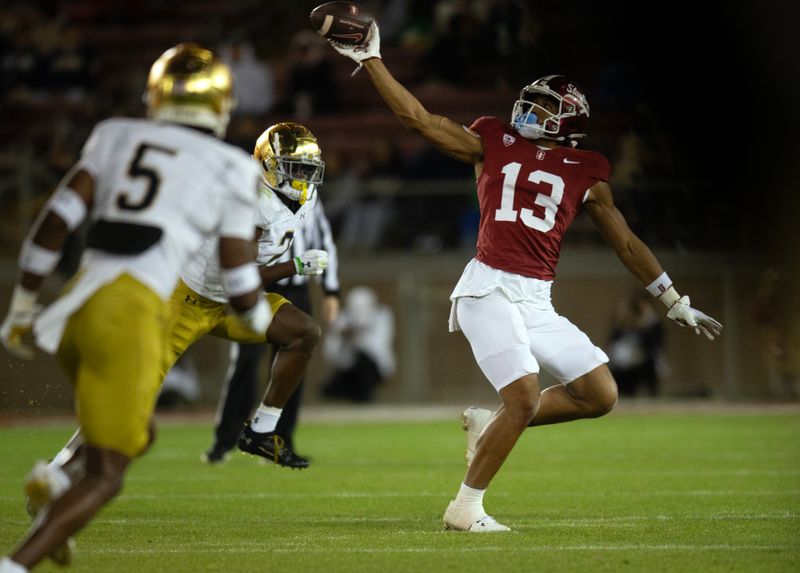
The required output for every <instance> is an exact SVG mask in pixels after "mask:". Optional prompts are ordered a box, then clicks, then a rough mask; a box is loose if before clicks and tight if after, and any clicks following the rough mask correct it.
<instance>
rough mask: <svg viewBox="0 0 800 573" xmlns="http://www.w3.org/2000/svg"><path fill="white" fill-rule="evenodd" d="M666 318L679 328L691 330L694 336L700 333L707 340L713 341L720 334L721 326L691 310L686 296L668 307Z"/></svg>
mask: <svg viewBox="0 0 800 573" xmlns="http://www.w3.org/2000/svg"><path fill="white" fill-rule="evenodd" d="M667 318H669V319H670V320H672V321H674V322H676V323H677V324H679V325H680V326H688V327H690V328H693V329H694V333H695V334H700V333H701V332H702V333H703V334H705V336H706V338H708V339H709V340H714V338H715V337H717V336H719V335H720V333H721V332H722V325H721V324H720V323H719V322H717V321H716V320H714V319H713V318H711V317H710V316H708V315H707V314H704V313H702V312H700V311H699V310H697V309H694V308H692V307H691V301H690V300H689V297H688V296H686V295H684V296H682V297H681V298H680V299H678V300H677V301H676V302H675V303H674V304H673V305H672V306H671V307H670V309H669V311H668V312H667Z"/></svg>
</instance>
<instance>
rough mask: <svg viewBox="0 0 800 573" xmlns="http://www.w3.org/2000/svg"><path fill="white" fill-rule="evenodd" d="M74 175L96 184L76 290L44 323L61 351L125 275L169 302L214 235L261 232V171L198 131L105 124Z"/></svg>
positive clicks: (44, 336) (40, 323)
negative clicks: (80, 319) (182, 273)
mask: <svg viewBox="0 0 800 573" xmlns="http://www.w3.org/2000/svg"><path fill="white" fill-rule="evenodd" d="M75 169H76V170H77V169H83V170H85V171H87V172H88V173H90V174H91V175H92V177H93V178H94V181H95V190H94V200H93V203H92V206H91V208H90V212H89V215H88V217H89V222H90V226H89V234H88V239H87V243H88V244H87V248H86V250H85V252H84V255H83V258H82V260H81V269H80V270H79V272H78V275H77V278H76V280H75V284H74V285H73V286H72V288H71V290H70V291H69V292H68V293H67V294H65V295H64V296H62V297H61V298H59V299H58V300H57V301H56V302H54V303H53V304H52V305H51V306H50V307H49V308H48V309H47V310H46V311H45V312H43V313H42V315H41V316H40V317H39V319H38V320H37V322H36V325H35V327H34V330H35V332H36V334H37V340H38V342H39V345H40V346H42V347H43V348H44V349H45V350H48V351H51V352H52V351H55V349H56V348H57V347H58V342H59V341H60V339H61V332H63V327H64V323H65V322H66V319H67V318H69V316H70V315H71V314H72V313H74V312H75V311H76V310H77V309H78V308H80V306H81V305H82V304H83V302H84V301H85V300H86V299H88V298H89V296H91V294H92V293H94V292H95V291H96V290H97V289H98V288H100V287H101V286H103V285H105V284H108V283H109V282H111V281H113V280H114V279H116V277H118V276H119V275H121V274H123V273H125V274H129V275H131V276H132V277H134V278H136V279H137V280H139V281H140V282H142V283H143V284H146V285H147V286H149V287H150V288H152V289H153V291H155V292H156V293H158V294H159V295H160V296H162V297H163V298H165V299H166V298H168V297H169V296H170V294H171V293H172V291H173V290H174V288H175V285H176V283H177V280H178V271H179V270H180V269H181V268H182V267H183V266H184V265H185V264H186V261H187V260H188V259H190V258H191V257H192V256H193V255H194V253H196V252H197V250H198V248H199V247H200V246H201V245H202V244H203V243H204V241H206V240H207V239H208V238H210V237H214V238H218V237H219V236H225V237H233V238H241V239H248V240H249V239H252V238H253V236H254V235H253V225H254V220H255V218H254V215H253V213H254V210H255V207H256V201H257V192H256V189H257V187H258V184H259V181H260V167H259V166H258V164H257V162H256V161H255V160H253V158H252V157H251V156H250V155H249V154H247V153H246V152H244V151H242V150H241V149H239V148H237V147H234V146H232V145H229V144H227V143H224V142H223V141H221V140H219V139H217V138H216V137H213V136H210V135H206V134H204V133H202V132H200V131H197V130H195V129H191V128H188V127H184V126H180V125H175V124H167V123H159V122H154V121H151V120H141V119H125V118H115V119H110V120H106V121H104V122H101V123H100V124H98V125H97V126H96V127H95V129H94V131H93V132H92V134H91V135H90V137H89V139H88V140H87V142H86V144H85V145H84V148H83V151H82V154H81V158H80V160H79V162H78V164H77V165H76V167H75ZM215 257H216V253H215Z"/></svg>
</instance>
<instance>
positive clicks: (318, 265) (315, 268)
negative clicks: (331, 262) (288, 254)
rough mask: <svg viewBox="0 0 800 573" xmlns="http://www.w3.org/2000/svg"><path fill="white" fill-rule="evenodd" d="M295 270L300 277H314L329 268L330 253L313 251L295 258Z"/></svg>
mask: <svg viewBox="0 0 800 573" xmlns="http://www.w3.org/2000/svg"><path fill="white" fill-rule="evenodd" d="M294 268H295V271H297V274H298V275H302V276H306V277H313V276H318V275H321V274H322V273H323V271H324V270H325V269H327V268H328V253H327V251H320V250H317V249H312V250H310V251H306V252H305V253H303V254H302V255H300V256H299V257H295V258H294Z"/></svg>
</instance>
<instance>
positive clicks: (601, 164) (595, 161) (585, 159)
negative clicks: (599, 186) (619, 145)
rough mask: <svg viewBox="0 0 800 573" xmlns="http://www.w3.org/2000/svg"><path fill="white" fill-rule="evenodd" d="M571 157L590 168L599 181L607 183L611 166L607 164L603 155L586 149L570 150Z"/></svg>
mask: <svg viewBox="0 0 800 573" xmlns="http://www.w3.org/2000/svg"><path fill="white" fill-rule="evenodd" d="M571 155H572V156H573V157H577V158H579V159H580V161H581V162H582V163H584V164H586V165H587V166H588V167H590V168H592V170H593V171H595V173H596V174H597V177H598V178H599V179H602V180H603V181H608V179H609V177H610V176H611V164H610V163H609V162H608V159H606V156H605V155H603V154H602V153H599V152H597V151H590V150H587V149H572V150H571Z"/></svg>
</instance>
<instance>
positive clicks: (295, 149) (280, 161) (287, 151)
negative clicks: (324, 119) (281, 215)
mask: <svg viewBox="0 0 800 573" xmlns="http://www.w3.org/2000/svg"><path fill="white" fill-rule="evenodd" d="M253 157H255V158H256V160H257V161H258V162H259V164H260V165H261V168H262V170H263V173H264V180H265V182H266V184H267V186H268V187H269V188H270V189H273V190H275V191H278V192H279V193H283V194H284V195H285V196H286V197H288V198H289V199H291V200H292V201H297V202H299V203H300V204H301V205H302V204H303V203H305V202H306V201H308V200H310V199H311V198H312V197H313V196H314V193H315V192H316V189H317V186H319V185H320V184H321V183H322V178H323V175H324V174H325V162H324V161H322V152H321V151H320V149H319V145H318V144H317V138H316V137H314V134H313V133H311V132H310V131H309V130H308V129H307V128H306V127H304V126H302V125H300V124H299V123H291V122H284V123H276V124H275V125H273V126H270V127H268V128H267V130H266V131H265V132H264V133H262V134H261V136H260V137H259V138H258V141H256V148H255V150H254V151H253Z"/></svg>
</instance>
